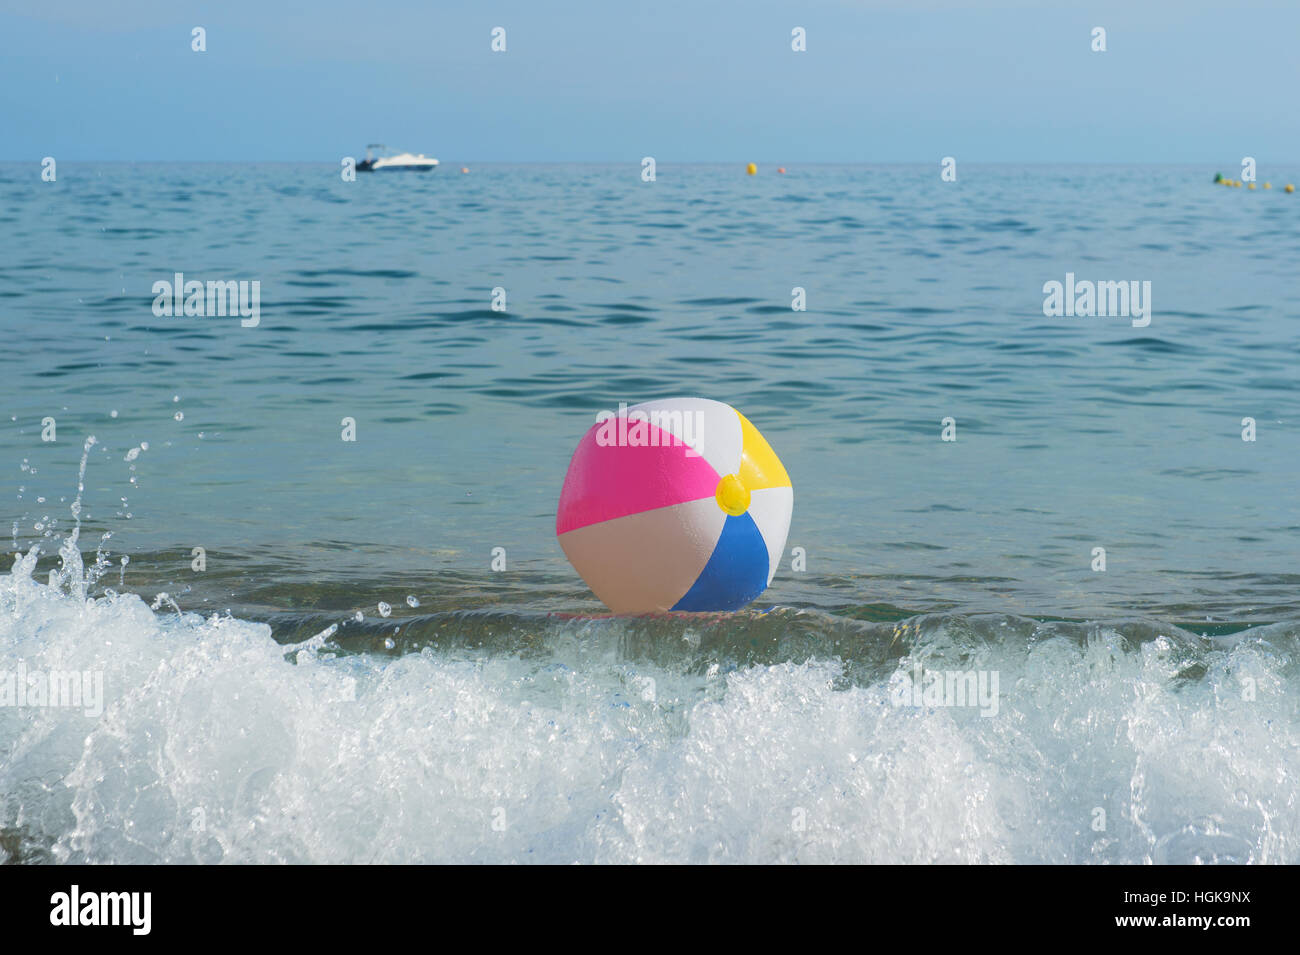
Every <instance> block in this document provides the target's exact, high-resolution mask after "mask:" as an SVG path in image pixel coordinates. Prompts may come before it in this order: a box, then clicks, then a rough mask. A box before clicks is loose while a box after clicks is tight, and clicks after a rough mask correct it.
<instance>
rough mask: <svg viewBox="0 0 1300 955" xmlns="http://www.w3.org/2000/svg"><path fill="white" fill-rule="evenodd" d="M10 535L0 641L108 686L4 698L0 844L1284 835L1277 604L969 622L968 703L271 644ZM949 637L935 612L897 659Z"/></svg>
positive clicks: (1110, 850)
mask: <svg viewBox="0 0 1300 955" xmlns="http://www.w3.org/2000/svg"><path fill="white" fill-rule="evenodd" d="M30 563H31V562H30V561H29V560H28V559H26V558H24V559H23V560H22V561H19V564H18V566H17V567H16V568H15V571H14V572H13V573H11V574H10V575H8V576H5V577H0V668H3V669H10V670H11V669H13V668H14V666H15V665H16V663H17V662H18V661H24V662H25V663H26V665H27V667H28V668H30V669H41V670H46V671H48V670H57V669H63V670H77V671H91V672H102V673H103V674H104V697H105V709H104V712H103V714H102V716H100V717H99V718H98V719H92V718H90V717H88V716H86V714H85V713H84V712H83V711H82V710H80V709H70V708H63V709H59V708H50V707H44V708H30V707H29V708H17V707H9V708H0V793H2V794H3V796H0V828H3V830H4V836H5V838H4V840H3V842H2V843H0V844H3V845H4V846H5V851H6V852H8V853H14V852H18V853H20V854H21V855H22V857H23V858H26V859H41V858H53V859H55V860H58V861H69V862H82V861H88V862H123V863H125V862H191V861H199V862H279V861H285V862H404V861H419V862H433V861H463V862H506V861H544V862H570V861H591V862H629V861H650V862H661V861H662V862H676V861H681V862H706V861H707V862H795V861H799V862H833V861H834V862H850V861H858V862H1039V861H1049V862H1066V861H1108V862H1143V861H1156V862H1193V861H1197V860H1202V861H1213V860H1216V859H1217V860H1219V861H1230V860H1235V861H1255V862H1289V863H1295V862H1297V861H1300V851H1298V849H1297V847H1298V846H1300V812H1298V811H1297V806H1296V799H1297V786H1296V781H1297V779H1298V778H1300V730H1298V728H1297V718H1296V704H1295V695H1296V694H1295V692H1294V690H1295V681H1296V677H1295V674H1294V672H1293V671H1294V664H1292V663H1291V662H1290V660H1291V658H1292V657H1293V651H1294V645H1295V635H1294V633H1292V632H1289V631H1288V632H1286V633H1281V634H1275V635H1274V639H1273V641H1272V642H1270V641H1269V640H1267V639H1263V640H1261V639H1250V640H1243V641H1240V642H1238V643H1237V644H1236V645H1235V646H1234V647H1232V648H1225V649H1221V650H1214V651H1211V652H1209V653H1207V654H1205V655H1204V659H1203V660H1202V661H1200V662H1199V663H1196V664H1195V666H1196V667H1197V669H1196V671H1195V672H1192V673H1189V672H1188V665H1189V664H1188V655H1187V651H1186V650H1185V649H1183V648H1180V647H1178V646H1176V645H1175V644H1174V643H1173V642H1171V641H1169V640H1165V639H1157V640H1148V641H1147V642H1145V643H1143V644H1141V646H1140V647H1138V648H1136V649H1131V648H1129V647H1130V644H1128V643H1126V642H1125V641H1124V639H1123V638H1122V637H1121V636H1120V634H1118V633H1117V632H1115V631H1113V630H1112V631H1107V630H1104V629H1101V628H1099V629H1098V630H1097V631H1096V633H1095V635H1094V637H1093V639H1091V640H1089V641H1088V642H1087V643H1086V645H1081V644H1080V643H1078V642H1075V641H1071V640H1067V639H1065V638H1049V639H1045V640H1042V641H1038V642H1033V643H1031V644H1030V645H1029V646H1025V645H1024V644H1023V643H1022V642H1019V641H1009V642H1008V643H1006V644H1005V645H998V644H996V643H989V644H986V645H985V646H984V647H983V648H982V649H981V650H980V651H979V652H978V655H979V657H980V659H979V660H978V661H976V662H978V665H979V667H980V668H984V669H997V670H999V671H1000V673H1001V675H1002V679H1001V684H1000V685H1001V695H1002V699H1001V706H1000V709H999V714H998V716H997V717H996V718H992V719H989V718H983V717H981V716H980V715H979V712H978V711H977V710H969V709H961V708H946V707H930V708H926V707H910V706H909V707H900V706H898V705H896V703H895V702H894V701H893V700H892V699H891V693H890V686H889V683H888V680H887V679H881V680H878V681H872V682H869V683H868V684H867V685H860V684H858V683H855V682H854V681H852V680H848V679H846V677H845V666H844V665H843V664H842V663H840V662H837V661H834V660H822V661H817V660H813V661H808V662H801V663H795V662H786V663H778V664H775V665H749V666H740V667H736V668H733V669H732V670H731V671H730V672H725V671H723V672H719V670H718V668H717V667H712V668H710V669H709V670H708V672H705V673H695V672H687V673H686V674H683V673H680V672H676V671H674V670H672V669H670V668H664V667H660V666H655V665H651V664H649V663H643V662H637V661H630V660H628V659H625V658H620V657H619V655H618V654H617V653H613V652H605V651H601V652H595V653H593V652H592V646H593V642H592V641H591V640H590V634H591V632H592V631H591V630H590V628H591V627H592V626H600V627H612V628H616V627H619V626H621V624H620V623H619V622H618V621H600V622H597V623H596V624H592V623H590V622H589V623H586V624H584V625H583V627H585V628H586V629H585V630H584V629H579V630H575V631H573V632H572V633H571V634H567V635H562V637H561V638H560V639H555V640H552V641H551V643H550V644H549V650H548V652H546V653H544V654H540V655H530V656H528V657H521V656H518V655H492V654H482V653H480V654H478V655H471V654H468V653H467V652H461V653H459V654H456V653H453V652H451V651H434V650H431V649H425V650H423V651H421V652H418V653H410V654H407V655H405V656H401V657H392V656H388V655H383V656H372V655H351V656H338V655H334V654H331V653H329V652H328V649H327V644H326V641H328V640H329V638H330V637H331V636H332V635H333V634H332V632H329V631H327V632H325V633H323V634H321V635H318V637H317V638H314V639H313V640H309V641H306V642H305V643H303V644H300V645H298V646H297V647H295V648H286V647H284V646H282V645H280V644H277V643H276V642H275V641H274V640H273V639H272V638H271V634H270V630H269V628H268V627H267V626H265V625H263V624H257V623H249V622H246V621H242V620H238V619H233V618H230V617H224V618H221V617H212V618H209V619H203V618H201V617H199V616H197V615H194V614H178V613H176V612H175V611H171V610H159V611H157V612H155V611H153V610H151V609H150V608H149V607H148V606H147V605H146V603H145V602H144V601H143V600H141V599H140V598H139V597H136V596H134V595H121V596H118V595H110V596H107V597H102V598H98V599H87V598H85V597H84V596H81V595H79V594H69V593H67V592H66V589H67V588H61V589H60V588H54V587H51V586H47V585H44V584H40V583H37V582H35V581H33V580H32V579H31V578H30V576H29V575H30V572H31V566H30ZM596 644H597V645H600V646H610V645H611V644H608V643H601V642H600V641H596ZM953 645H954V644H953V641H952V640H950V639H949V635H948V634H946V633H945V627H944V626H938V627H935V628H933V629H932V630H931V631H930V632H929V633H928V634H926V636H925V638H924V639H923V640H921V641H920V642H918V643H917V644H916V645H915V647H914V649H913V650H912V653H911V654H910V655H909V656H907V657H904V658H902V660H901V661H900V668H905V669H909V670H910V669H911V668H912V666H914V664H915V663H916V661H917V659H920V658H921V657H924V658H925V660H926V665H927V666H934V665H938V664H937V663H936V661H937V660H938V659H939V658H941V657H942V655H943V653H944V652H946V651H945V647H947V648H951V647H952V646H953ZM1242 677H1251V678H1253V679H1254V680H1255V685H1256V698H1255V700H1254V701H1248V700H1243V699H1242V693H1241V685H1242V684H1241V679H1242ZM1098 808H1100V809H1102V810H1104V811H1105V813H1106V828H1105V830H1104V831H1096V830H1094V829H1093V825H1094V822H1095V820H1096V819H1097V815H1096V810H1097V809H1098Z"/></svg>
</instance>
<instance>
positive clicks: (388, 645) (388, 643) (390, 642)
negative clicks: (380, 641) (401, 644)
mask: <svg viewBox="0 0 1300 955" xmlns="http://www.w3.org/2000/svg"><path fill="white" fill-rule="evenodd" d="M395 646H397V642H396V641H395V640H394V639H393V638H392V637H385V638H384V649H385V650H391V649H393V647H395Z"/></svg>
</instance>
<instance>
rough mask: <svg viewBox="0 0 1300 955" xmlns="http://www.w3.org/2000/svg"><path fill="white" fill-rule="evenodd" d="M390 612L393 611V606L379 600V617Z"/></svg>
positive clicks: (385, 615)
mask: <svg viewBox="0 0 1300 955" xmlns="http://www.w3.org/2000/svg"><path fill="white" fill-rule="evenodd" d="M392 612H393V608H392V607H390V606H389V605H388V604H386V603H384V602H383V601H382V600H381V601H379V616H381V617H387V616H388V615H389V614H391V613H392Z"/></svg>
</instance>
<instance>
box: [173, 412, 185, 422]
mask: <svg viewBox="0 0 1300 955" xmlns="http://www.w3.org/2000/svg"><path fill="white" fill-rule="evenodd" d="M172 417H173V418H175V419H176V420H177V421H184V420H185V412H184V411H178V412H176V414H174V415H172Z"/></svg>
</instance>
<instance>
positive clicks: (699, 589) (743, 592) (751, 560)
mask: <svg viewBox="0 0 1300 955" xmlns="http://www.w3.org/2000/svg"><path fill="white" fill-rule="evenodd" d="M767 561H768V557H767V543H766V542H765V541H764V540H763V535H762V534H761V533H759V530H758V525H757V524H755V523H754V519H753V518H752V517H750V516H749V515H748V514H741V515H740V516H739V517H728V518H727V521H726V523H725V524H723V525H722V534H721V535H720V536H719V537H718V544H717V546H716V547H714V548H713V554H712V555H711V556H710V557H709V562H708V563H707V564H705V565H704V570H702V571H700V576H699V577H698V578H696V580H695V583H693V584H692V585H691V589H690V590H688V591H686V595H685V596H684V597H682V599H681V600H679V601H677V603H675V604H674V605H673V609H674V610H739V609H740V608H741V607H743V606H745V604H747V603H749V602H750V601H751V600H753V599H754V598H755V597H757V596H758V595H759V594H761V593H762V592H763V591H764V590H765V589H767V571H768V566H767Z"/></svg>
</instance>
